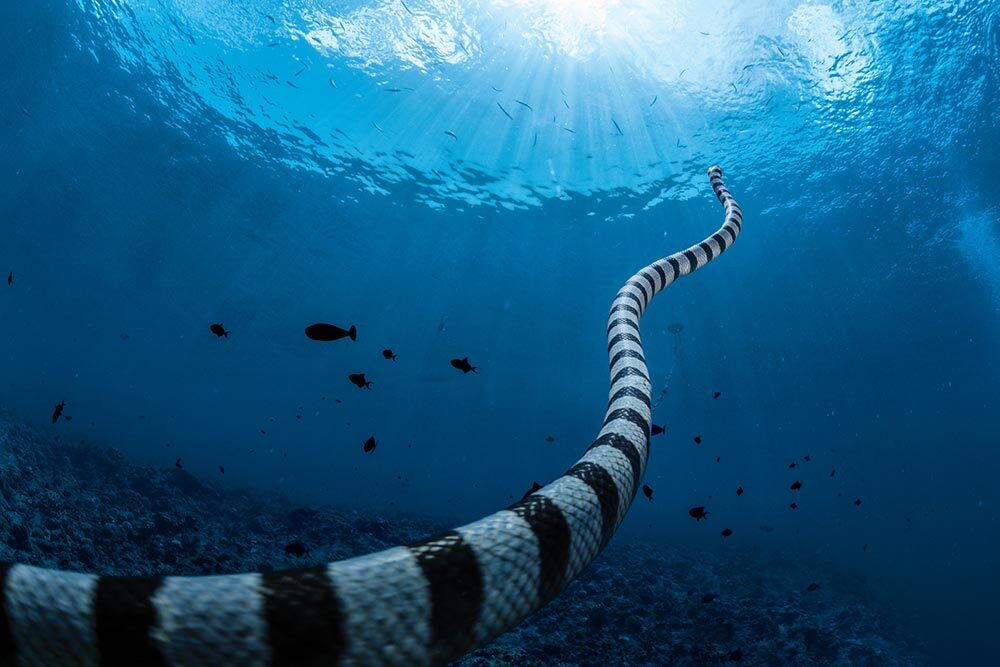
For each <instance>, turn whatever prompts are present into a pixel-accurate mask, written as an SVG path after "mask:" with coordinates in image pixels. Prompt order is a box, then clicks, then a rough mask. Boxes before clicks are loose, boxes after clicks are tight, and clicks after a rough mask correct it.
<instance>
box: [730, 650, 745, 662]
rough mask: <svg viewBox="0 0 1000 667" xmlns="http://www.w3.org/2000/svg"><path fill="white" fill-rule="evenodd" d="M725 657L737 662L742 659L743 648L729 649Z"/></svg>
mask: <svg viewBox="0 0 1000 667" xmlns="http://www.w3.org/2000/svg"><path fill="white" fill-rule="evenodd" d="M726 657H728V658H729V660H730V662H739V661H740V660H742V659H743V649H740V648H737V649H736V650H735V651H730V652H729V655H728V656H726Z"/></svg>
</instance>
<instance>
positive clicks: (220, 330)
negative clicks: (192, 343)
mask: <svg viewBox="0 0 1000 667" xmlns="http://www.w3.org/2000/svg"><path fill="white" fill-rule="evenodd" d="M208 330H209V331H211V332H212V333H214V334H215V335H216V336H218V337H219V338H229V334H231V333H232V331H226V330H225V328H224V327H223V326H222V325H221V324H212V325H211V326H209V327H208Z"/></svg>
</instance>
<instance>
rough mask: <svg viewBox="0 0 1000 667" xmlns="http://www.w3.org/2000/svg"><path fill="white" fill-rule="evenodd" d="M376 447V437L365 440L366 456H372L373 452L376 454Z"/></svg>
mask: <svg viewBox="0 0 1000 667" xmlns="http://www.w3.org/2000/svg"><path fill="white" fill-rule="evenodd" d="M376 446H377V443H376V442H375V436H374V435H373V436H370V437H369V438H368V439H367V440H365V444H364V450H365V454H371V453H372V452H374V451H375V447H376Z"/></svg>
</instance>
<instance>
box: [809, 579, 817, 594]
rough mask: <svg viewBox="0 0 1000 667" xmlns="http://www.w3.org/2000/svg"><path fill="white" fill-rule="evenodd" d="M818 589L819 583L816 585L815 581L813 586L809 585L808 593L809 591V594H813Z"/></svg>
mask: <svg viewBox="0 0 1000 667" xmlns="http://www.w3.org/2000/svg"><path fill="white" fill-rule="evenodd" d="M817 588H819V584H817V583H816V582H815V581H814V582H812V583H811V584H809V585H808V586H806V591H808V592H809V593H812V592H813V591H814V590H816V589H817Z"/></svg>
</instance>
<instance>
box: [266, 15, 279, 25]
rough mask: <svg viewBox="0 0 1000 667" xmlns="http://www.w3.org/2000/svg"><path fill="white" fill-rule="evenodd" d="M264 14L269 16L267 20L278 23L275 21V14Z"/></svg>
mask: <svg viewBox="0 0 1000 667" xmlns="http://www.w3.org/2000/svg"><path fill="white" fill-rule="evenodd" d="M264 16H265V17H266V18H267V20H268V21H270V22H271V23H277V21H275V20H274V17H273V16H271V15H270V14H264Z"/></svg>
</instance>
